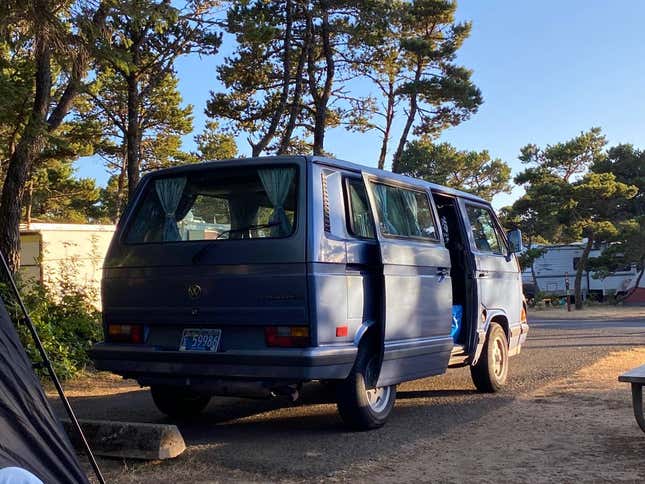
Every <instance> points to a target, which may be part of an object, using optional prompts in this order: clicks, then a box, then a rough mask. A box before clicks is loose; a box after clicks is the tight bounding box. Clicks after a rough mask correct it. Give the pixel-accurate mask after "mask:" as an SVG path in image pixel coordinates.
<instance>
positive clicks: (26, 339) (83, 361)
mask: <svg viewBox="0 0 645 484" xmlns="http://www.w3.org/2000/svg"><path fill="white" fill-rule="evenodd" d="M70 281H71V279H70V278H69V277H66V279H65V281H60V284H59V285H58V288H57V291H56V292H54V291H52V289H50V288H48V287H46V286H44V285H43V284H39V283H29V284H22V283H20V282H19V286H20V288H21V293H22V296H23V299H24V302H25V306H26V307H27V309H28V311H29V314H30V316H31V319H32V321H33V323H34V326H35V327H36V331H37V332H38V335H39V336H40V340H41V341H42V344H43V347H44V348H45V351H46V352H47V354H48V356H49V359H50V360H51V362H52V365H53V367H54V370H55V371H56V374H57V375H58V377H59V378H61V379H67V378H70V377H73V376H74V375H76V374H77V373H79V372H80V371H83V370H85V369H86V368H87V367H88V366H89V365H91V360H90V359H89V356H88V354H87V350H89V349H90V347H91V346H92V345H93V344H94V343H96V342H97V341H99V340H101V339H102V336H103V333H102V328H101V313H100V311H98V310H97V309H96V308H95V307H94V306H93V305H92V300H93V299H92V294H91V292H90V291H89V290H88V289H86V288H84V287H82V286H78V285H74V284H73V283H71V282H70ZM2 295H3V299H4V301H5V303H6V305H7V309H8V310H9V312H10V314H11V317H12V318H13V320H14V322H16V323H17V322H18V321H20V320H21V319H22V317H23V315H22V313H21V312H20V309H19V307H18V305H17V303H16V301H15V300H14V298H13V297H12V295H10V294H7V291H6V287H5V290H3V291H2ZM16 327H17V330H18V334H19V335H20V339H21V341H22V344H23V346H24V347H25V349H26V350H27V355H28V356H29V358H30V359H31V361H33V362H34V363H36V362H40V361H41V357H40V354H39V353H38V350H37V348H36V345H35V344H34V342H33V339H32V337H31V334H30V332H29V329H28V328H27V326H26V325H25V324H19V323H17V324H16ZM38 372H39V374H41V375H44V374H45V370H44V369H39V370H38Z"/></svg>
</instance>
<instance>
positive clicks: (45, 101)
mask: <svg viewBox="0 0 645 484" xmlns="http://www.w3.org/2000/svg"><path fill="white" fill-rule="evenodd" d="M48 44H49V43H48V41H47V39H46V38H45V37H44V36H43V35H42V34H36V43H35V59H36V78H35V80H36V91H35V95H34V104H33V107H32V109H31V113H30V115H29V121H28V123H27V126H26V127H25V130H24V132H23V134H22V136H21V137H20V141H18V145H17V146H16V150H15V151H14V153H13V155H12V156H11V158H9V165H8V167H7V173H6V176H5V180H4V185H3V187H2V195H1V197H0V221H2V223H0V251H2V252H3V254H4V256H5V257H6V259H7V263H8V264H9V268H10V269H11V271H12V272H16V271H17V270H18V267H20V216H21V213H22V197H23V195H24V191H25V185H26V183H27V180H28V178H29V173H30V172H31V169H32V165H33V163H34V160H35V159H36V158H37V156H38V155H39V154H40V152H41V151H42V150H43V149H44V148H45V144H46V130H47V126H46V119H47V112H48V109H49V101H50V91H51V86H52V77H51V65H50V57H51V52H50V50H49V45H48Z"/></svg>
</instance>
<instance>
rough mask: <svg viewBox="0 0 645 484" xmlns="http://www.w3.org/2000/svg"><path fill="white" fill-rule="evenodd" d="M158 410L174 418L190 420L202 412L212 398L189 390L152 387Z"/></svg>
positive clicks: (162, 386)
mask: <svg viewBox="0 0 645 484" xmlns="http://www.w3.org/2000/svg"><path fill="white" fill-rule="evenodd" d="M150 394H151V395H152V400H153V401H154V402H155V405H156V406H157V408H158V409H159V410H160V411H161V412H162V413H165V414H166V415H168V416H169V417H173V418H190V417H194V416H196V415H198V414H199V413H201V412H202V410H204V409H205V408H206V406H207V405H208V402H210V399H211V397H210V396H209V395H204V394H202V393H196V392H194V391H192V390H189V389H187V388H180V387H172V386H165V385H154V386H152V387H150Z"/></svg>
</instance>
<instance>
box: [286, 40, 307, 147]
mask: <svg viewBox="0 0 645 484" xmlns="http://www.w3.org/2000/svg"><path fill="white" fill-rule="evenodd" d="M309 45H310V39H309V31H308V30H307V33H306V34H305V39H304V43H303V46H302V49H301V51H300V57H299V58H298V67H297V68H296V72H295V74H294V76H295V79H296V81H295V86H294V88H293V99H292V100H291V106H290V108H289V118H288V120H287V125H286V126H285V128H284V131H283V133H282V137H281V139H280V145H279V146H278V154H279V155H283V154H285V153H286V152H287V151H288V150H289V146H290V144H291V135H292V134H293V131H294V129H295V127H296V122H297V121H298V115H299V114H300V111H301V109H302V106H301V104H300V103H301V100H302V83H303V81H302V76H303V72H304V69H305V61H306V60H307V52H308V49H309Z"/></svg>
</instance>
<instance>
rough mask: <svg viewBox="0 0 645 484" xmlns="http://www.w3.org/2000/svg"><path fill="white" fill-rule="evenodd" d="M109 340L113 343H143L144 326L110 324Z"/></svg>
mask: <svg viewBox="0 0 645 484" xmlns="http://www.w3.org/2000/svg"><path fill="white" fill-rule="evenodd" d="M107 339H108V341H110V342H112V343H135V344H139V343H143V326H141V325H140V324H108V334H107Z"/></svg>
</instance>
